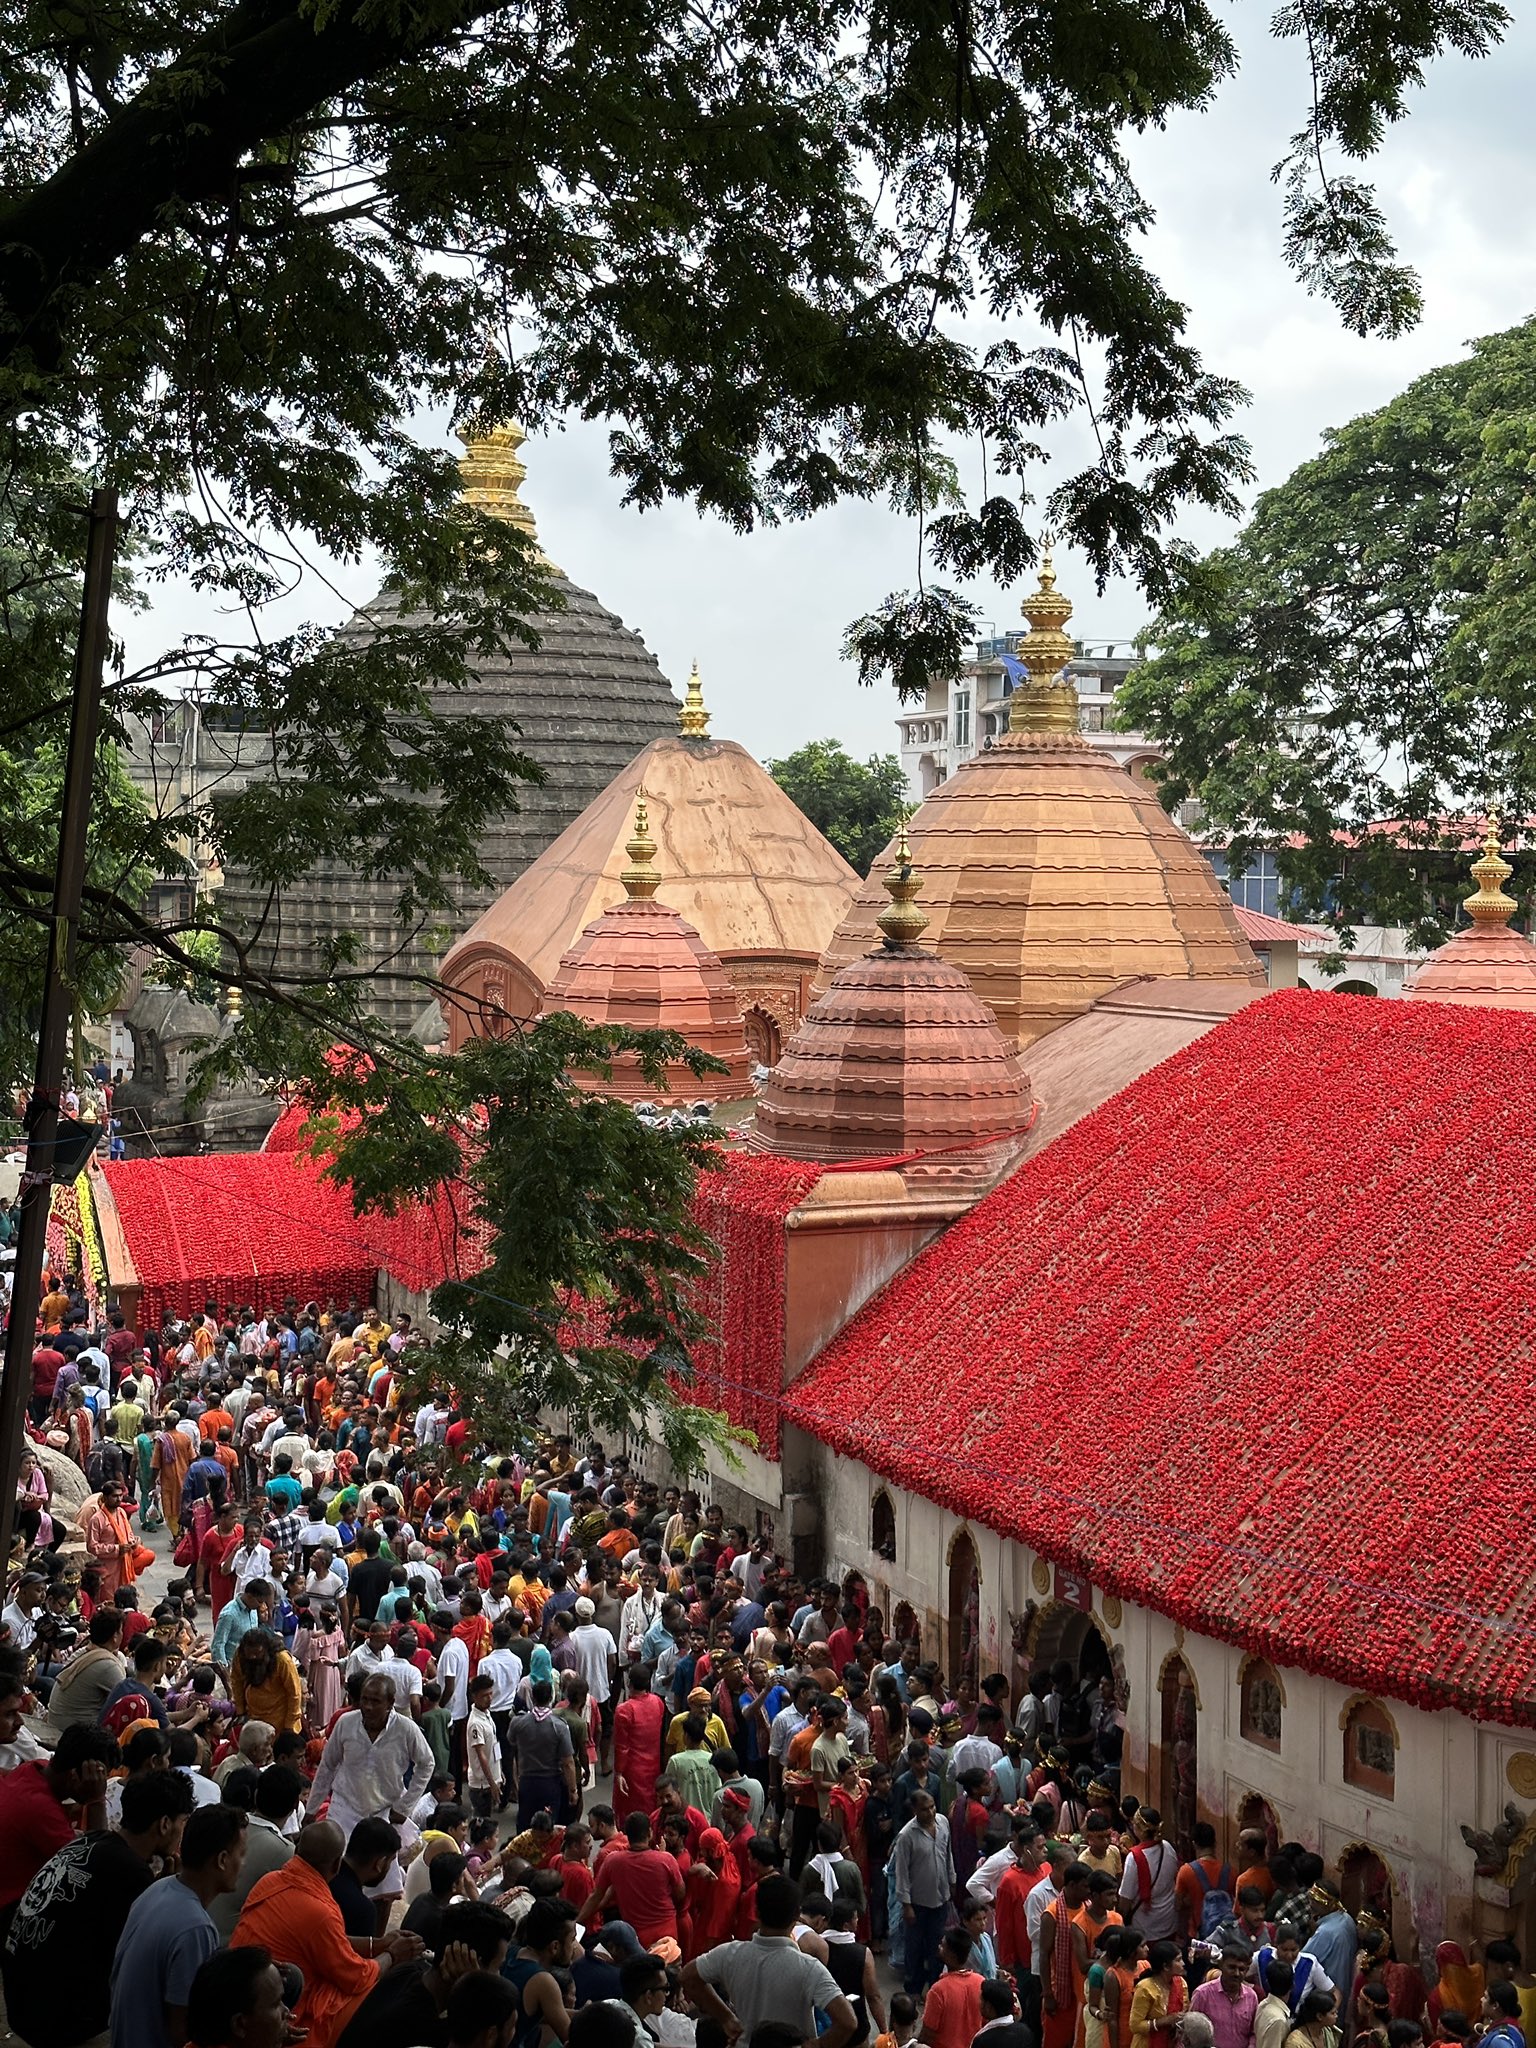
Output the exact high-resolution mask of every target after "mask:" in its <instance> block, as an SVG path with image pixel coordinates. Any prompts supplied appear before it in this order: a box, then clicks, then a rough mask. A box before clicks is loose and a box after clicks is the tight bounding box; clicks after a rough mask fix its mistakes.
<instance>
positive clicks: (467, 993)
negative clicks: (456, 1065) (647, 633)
mask: <svg viewBox="0 0 1536 2048" xmlns="http://www.w3.org/2000/svg"><path fill="white" fill-rule="evenodd" d="M673 724H674V726H676V725H678V724H681V727H682V730H680V731H677V730H674V731H672V732H669V734H668V735H667V736H666V737H665V738H661V739H653V740H652V741H651V743H650V744H649V745H648V746H647V747H645V748H644V749H643V751H640V752H638V753H637V754H635V756H634V758H632V759H630V760H629V761H628V763H627V765H626V766H624V767H623V768H621V770H620V771H619V773H617V774H616V775H615V776H614V777H613V779H612V780H611V781H610V782H609V783H608V785H607V787H606V788H605V789H604V790H603V791H602V792H601V794H600V795H598V796H597V797H596V798H595V800H594V801H592V802H591V803H589V804H588V805H587V807H586V808H585V810H583V812H582V813H581V816H580V817H579V818H577V819H576V820H575V821H574V822H573V823H572V824H570V825H569V826H568V827H567V828H566V830H565V831H564V832H562V833H561V834H560V836H559V838H558V839H556V840H555V841H554V843H553V845H551V846H549V847H547V848H546V849H545V851H544V852H543V853H541V854H540V855H539V857H538V859H537V860H535V861H534V862H533V863H532V865H531V866H530V867H528V868H527V869H526V870H525V871H524V872H523V873H522V874H521V875H519V876H518V878H517V880H516V881H514V882H513V883H512V885H511V887H510V888H509V889H507V890H506V891H505V893H504V894H503V895H502V896H500V897H499V898H498V899H497V901H496V902H495V903H493V904H491V905H490V906H489V908H488V909H487V910H485V911H484V913H483V914H482V915H481V916H480V917H479V918H478V919H477V920H476V922H475V923H474V924H473V925H472V926H471V927H470V929H469V930H468V931H466V932H465V934H464V936H463V937H462V938H461V939H460V940H459V941H458V942H457V944H455V945H454V946H453V948H452V949H451V951H450V952H449V954H448V956H447V958H446V959H445V960H444V962H443V966H442V972H441V980H442V982H443V983H444V984H445V987H446V991H447V993H446V994H445V995H444V997H443V998H442V1002H443V1010H444V1015H445V1019H446V1022H447V1026H448V1031H449V1037H450V1042H451V1043H452V1044H453V1045H454V1046H455V1047H456V1048H457V1047H458V1046H460V1045H462V1044H463V1043H464V1041H465V1040H466V1039H467V1038H469V1037H470V1036H471V1035H472V1034H473V1032H474V1031H475V1030H476V1029H477V1028H481V1019H482V1016H483V1013H484V1011H485V1010H486V1009H497V1008H500V1009H505V1010H506V1012H507V1013H508V1014H509V1015H511V1016H517V1017H529V1016H533V1015H535V1014H536V1013H537V1011H538V1008H539V1004H540V1001H541V1000H542V997H543V994H544V991H545V990H546V989H547V988H548V987H549V985H550V983H551V982H552V981H553V979H554V977H555V974H556V972H557V971H558V968H559V964H560V960H561V956H562V955H563V953H564V952H565V950H566V948H567V947H568V946H570V945H571V943H572V941H573V939H574V937H575V935H576V934H577V933H578V932H579V931H581V929H582V928H583V926H584V925H586V924H588V923H589V922H590V921H591V920H592V919H593V918H594V917H596V916H598V915H599V913H600V912H601V911H602V910H603V909H604V907H605V906H606V905H607V904H609V903H611V902H612V901H613V900H614V897H615V896H616V894H617V893H618V885H619V878H620V876H621V874H622V872H623V869H624V865H625V859H626V854H625V844H626V841H627V839H628V836H629V831H630V821H631V819H632V818H633V816H634V809H635V802H636V799H637V797H638V796H639V794H640V792H641V790H642V789H643V790H644V792H645V798H646V803H647V806H648V809H649V813H650V820H651V829H652V831H653V832H654V833H655V836H656V841H657V846H658V849H659V854H658V858H659V861H660V866H661V870H662V872H663V873H664V874H665V876H666V892H667V896H668V899H669V901H670V902H671V903H672V905H673V906H674V908H675V909H676V910H677V911H679V912H680V913H681V915H682V916H683V917H685V918H686V919H687V921H688V922H689V924H690V925H692V926H693V927H694V929H695V930H696V931H697V932H698V933H699V935H700V937H701V938H702V939H703V941H704V943H705V944H706V945H707V946H708V947H709V949H710V951H711V952H713V953H714V954H716V955H717V956H718V957H719V959H720V960H721V961H722V962H723V963H724V966H725V969H726V972H727V974H728V975H729V976H730V978H731V981H732V983H733V985H734V987H735V989H736V992H737V997H738V1000H739V1007H740V1009H741V1011H742V1012H743V1014H744V1015H745V1016H746V1018H747V1021H748V1027H749V1035H750V1037H751V1040H752V1043H753V1047H754V1050H755V1052H756V1053H757V1056H758V1057H759V1058H760V1059H762V1060H763V1061H764V1063H765V1064H768V1065H771V1064H772V1063H773V1061H774V1060H775V1059H776V1058H777V1057H778V1053H779V1047H780V1045H781V1043H782V1042H783V1040H784V1039H786V1038H787V1037H788V1036H789V1034H790V1033H791V1032H792V1031H793V1030H794V1028H795V1025H796V1024H797V1023H798V1022H799V1020H800V1017H801V1015H802V1013H803V1012H804V1009H805V1006H806V1004H807V1002H808V1001H809V1000H810V985H811V980H812V977H813V975H814V974H815V971H816V964H817V962H818V960H819V959H820V958H821V954H822V952H823V950H824V948H825V947H826V945H827V942H828V941H829V940H830V938H831V937H832V934H833V932H834V931H835V930H836V929H837V925H838V922H839V920H840V919H841V918H842V916H843V914H844V912H845V911H846V910H847V908H848V906H849V904H850V903H851V902H852V900H853V896H854V892H855V890H856V889H857V888H858V885H859V878H858V876H857V875H856V874H855V873H854V871H853V869H852V868H851V867H850V866H849V865H848V863H847V862H846V861H845V860H844V859H843V857H842V855H841V854H840V853H838V851H837V849H836V848H835V847H834V846H832V845H831V843H830V842H829V841H828V840H826V839H824V838H823V837H822V835H821V833H820V832H818V831H817V829H816V827H815V826H814V825H813V824H812V823H811V822H810V820H809V819H808V818H807V817H806V816H805V815H804V814H803V812H801V811H800V810H799V809H798V808H797V807H796V806H795V804H794V803H793V802H792V801H791V800H790V798H789V797H788V796H786V795H785V793H784V791H783V790H782V789H780V787H779V785H778V784H777V783H776V782H775V781H774V780H773V778H772V777H771V776H770V775H769V774H768V773H767V771H766V770H765V769H764V768H763V767H761V766H760V765H759V763H758V762H757V761H755V760H754V759H753V758H752V756H751V755H750V754H749V753H748V752H747V750H746V748H745V747H742V746H738V745H737V744H736V742H735V741H733V740H720V739H711V738H709V737H708V732H707V725H708V718H707V714H706V713H705V711H704V709H703V701H702V694H701V692H700V689H699V684H698V675H697V671H695V673H694V675H693V676H692V677H690V679H689V685H688V698H687V702H686V703H685V705H684V707H683V711H682V714H681V718H680V719H679V718H678V717H677V716H676V715H674V719H673Z"/></svg>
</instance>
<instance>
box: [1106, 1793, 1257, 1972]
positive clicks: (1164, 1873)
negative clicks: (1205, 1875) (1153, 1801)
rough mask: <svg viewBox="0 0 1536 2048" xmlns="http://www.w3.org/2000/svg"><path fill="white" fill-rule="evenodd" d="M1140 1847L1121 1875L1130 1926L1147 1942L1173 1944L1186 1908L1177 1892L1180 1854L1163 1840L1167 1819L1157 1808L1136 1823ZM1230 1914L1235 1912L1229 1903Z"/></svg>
mask: <svg viewBox="0 0 1536 2048" xmlns="http://www.w3.org/2000/svg"><path fill="white" fill-rule="evenodd" d="M1131 1825H1132V1827H1133V1828H1134V1830H1135V1834H1136V1846H1135V1848H1134V1849H1132V1851H1131V1853H1130V1855H1129V1856H1127V1857H1126V1859H1125V1869H1124V1870H1123V1871H1122V1872H1121V1874H1120V1905H1121V1910H1122V1912H1123V1913H1124V1914H1125V1919H1126V1925H1127V1926H1129V1927H1134V1928H1135V1930H1136V1932H1137V1933H1138V1934H1139V1935H1140V1936H1141V1938H1142V1940H1143V1941H1173V1940H1176V1939H1177V1938H1178V1936H1179V1934H1180V1932H1181V1931H1182V1920H1183V1907H1182V1905H1181V1903H1180V1900H1179V1895H1178V1892H1177V1890H1176V1883H1177V1879H1178V1875H1179V1853H1178V1851H1177V1850H1176V1849H1175V1848H1174V1847H1173V1845H1172V1844H1171V1843H1169V1842H1165V1841H1164V1840H1163V1817H1162V1815H1161V1814H1160V1813H1159V1812H1158V1810H1157V1808H1156V1807H1155V1806H1143V1807H1141V1808H1139V1809H1138V1811H1137V1814H1136V1817H1135V1819H1134V1821H1133V1822H1132V1824H1131ZM1227 1911H1229V1912H1230V1911H1231V1903H1230V1900H1229V1901H1228V1906H1227Z"/></svg>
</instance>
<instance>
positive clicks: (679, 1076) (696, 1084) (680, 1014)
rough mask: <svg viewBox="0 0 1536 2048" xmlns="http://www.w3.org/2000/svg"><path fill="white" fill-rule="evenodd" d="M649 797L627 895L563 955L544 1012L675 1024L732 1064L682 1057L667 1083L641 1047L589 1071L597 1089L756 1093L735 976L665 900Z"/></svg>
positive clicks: (636, 1025) (638, 1096) (675, 1095)
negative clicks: (640, 1054) (710, 1070)
mask: <svg viewBox="0 0 1536 2048" xmlns="http://www.w3.org/2000/svg"><path fill="white" fill-rule="evenodd" d="M655 851H656V848H655V843H654V841H652V840H651V839H650V837H649V835H648V829H647V822H646V814H645V804H644V801H643V800H642V801H641V803H640V804H639V806H638V807H637V810H636V814H635V837H634V838H633V839H632V840H631V841H630V842H629V852H630V855H631V862H632V865H631V866H630V867H628V868H626V869H625V871H624V874H623V876H622V877H621V879H622V880H623V883H624V887H625V890H626V892H627V893H626V895H625V898H624V901H623V902H622V903H615V904H613V905H612V906H611V907H610V908H609V909H607V910H605V911H604V912H603V913H602V915H601V916H600V917H597V918H594V919H593V921H592V923H591V924H589V925H588V926H587V927H586V929H585V931H583V932H582V934H581V936H580V938H578V939H577V941H576V943H575V945H574V946H572V947H571V948H570V950H569V952H567V953H566V954H564V955H563V956H562V958H561V961H560V965H559V967H558V968H557V970H556V972H555V978H554V980H553V981H552V982H551V983H550V986H549V990H548V993H547V994H546V995H545V998H544V1002H543V1014H545V1015H547V1014H548V1013H549V1012H550V1011H551V1010H568V1011H569V1012H570V1013H571V1014H572V1015H573V1016H577V1017H580V1018H581V1019H582V1020H583V1021H584V1022H586V1023H588V1024H615V1025H623V1026H625V1027H626V1028H628V1029H631V1030H636V1031H675V1032H677V1033H678V1034H679V1035H680V1036H681V1037H683V1038H686V1039H687V1041H688V1043H689V1044H690V1045H692V1046H696V1047H697V1048H698V1050H699V1051H700V1052H706V1053H710V1054H712V1055H713V1056H714V1057H715V1058H716V1059H719V1060H723V1061H724V1062H725V1064H726V1069H727V1071H726V1072H725V1073H723V1074H704V1075H696V1074H694V1073H692V1072H690V1070H689V1069H688V1068H687V1067H686V1066H684V1065H683V1064H682V1063H681V1062H677V1063H675V1064H673V1065H672V1066H671V1067H670V1068H669V1069H668V1072H667V1076H666V1085H665V1087H664V1088H662V1089H659V1090H658V1089H657V1088H656V1087H655V1086H653V1084H652V1083H650V1082H648V1081H647V1080H646V1079H645V1077H644V1075H643V1074H642V1073H641V1072H640V1070H639V1067H638V1065H637V1064H636V1062H635V1060H634V1058H633V1057H632V1056H626V1057H623V1058H621V1059H617V1060H615V1061H614V1063H613V1072H612V1074H611V1076H609V1077H608V1078H606V1079H605V1078H604V1077H603V1076H601V1075H595V1074H586V1073H583V1074H582V1076H581V1083H582V1086H583V1087H584V1088H588V1089H590V1090H591V1091H592V1093H593V1094H597V1095H616V1096H618V1097H619V1098H620V1099H621V1100H623V1101H626V1102H639V1101H642V1100H650V1101H656V1102H665V1103H678V1102H693V1101H709V1102H728V1101H736V1100H740V1099H741V1098H743V1097H745V1096H749V1095H750V1094H751V1093H752V1079H751V1074H752V1056H751V1054H750V1052H749V1051H748V1049H747V1039H746V1028H745V1026H744V1025H743V1023H742V1018H741V1010H740V1008H739V1006H738V1003H737V999H736V991H735V990H734V988H732V986H731V981H730V977H729V976H728V975H727V973H726V971H725V968H724V967H723V966H722V965H721V962H720V959H719V956H718V955H717V954H715V953H712V952H711V951H710V949H709V947H708V946H706V945H705V943H704V941H703V940H702V939H701V938H700V937H699V934H698V933H697V932H696V931H695V930H694V928H693V926H692V925H691V924H689V922H688V920H687V919H686V918H685V917H683V916H682V915H681V914H680V913H679V912H678V911H676V910H673V909H672V907H671V906H670V905H669V904H666V903H660V902H658V901H657V900H656V897H655V890H656V888H657V887H658V886H659V877H658V876H657V874H656V871H655V869H654V868H653V867H652V866H651V856H652V855H653V854H654V853H655Z"/></svg>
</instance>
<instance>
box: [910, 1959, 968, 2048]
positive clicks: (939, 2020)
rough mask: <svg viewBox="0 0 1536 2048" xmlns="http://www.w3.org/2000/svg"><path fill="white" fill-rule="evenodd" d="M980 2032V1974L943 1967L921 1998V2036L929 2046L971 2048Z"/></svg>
mask: <svg viewBox="0 0 1536 2048" xmlns="http://www.w3.org/2000/svg"><path fill="white" fill-rule="evenodd" d="M980 2031H981V1978H980V1976H979V1975H978V1974H977V1972H976V1971H975V1970H946V1971H945V1972H944V1974H943V1976H942V1977H941V1978H940V1979H939V1981H938V1983H937V1984H930V1985H929V1987H928V1996H927V1997H926V1998H925V1999H924V2000H923V2039H924V2040H925V2041H929V2042H931V2043H932V2044H933V2048H971V2042H972V2041H973V2040H974V2038H975V2037H976V2035H977V2034H978V2033H979V2032H980Z"/></svg>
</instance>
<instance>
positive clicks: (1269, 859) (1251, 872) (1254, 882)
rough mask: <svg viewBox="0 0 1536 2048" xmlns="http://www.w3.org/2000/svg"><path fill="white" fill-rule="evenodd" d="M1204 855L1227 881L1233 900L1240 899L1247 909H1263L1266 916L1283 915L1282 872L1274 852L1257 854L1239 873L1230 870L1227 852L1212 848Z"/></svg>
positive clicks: (1217, 873)
mask: <svg viewBox="0 0 1536 2048" xmlns="http://www.w3.org/2000/svg"><path fill="white" fill-rule="evenodd" d="M1205 857H1206V859H1207V860H1208V861H1209V862H1210V864H1211V867H1212V868H1213V870H1214V871H1215V873H1216V875H1217V876H1218V878H1219V879H1220V880H1221V881H1223V882H1225V883H1226V885H1227V893H1228V895H1229V896H1230V897H1231V898H1232V901H1233V902H1234V903H1240V904H1241V905H1242V907H1243V909H1244V910H1258V911H1262V913H1263V914H1264V916H1265V917H1278V916H1279V915H1280V872H1279V869H1278V868H1277V867H1276V865H1275V856H1274V855H1273V854H1272V853H1260V854H1256V855H1255V856H1254V859H1253V862H1252V864H1251V865H1250V866H1248V867H1246V868H1244V869H1243V871H1242V873H1241V874H1238V875H1234V874H1232V873H1230V871H1229V870H1228V867H1227V856H1226V855H1225V854H1224V853H1218V852H1215V851H1212V852H1210V853H1208V854H1207V855H1206V856H1205Z"/></svg>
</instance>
